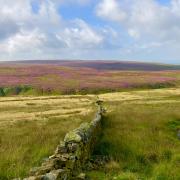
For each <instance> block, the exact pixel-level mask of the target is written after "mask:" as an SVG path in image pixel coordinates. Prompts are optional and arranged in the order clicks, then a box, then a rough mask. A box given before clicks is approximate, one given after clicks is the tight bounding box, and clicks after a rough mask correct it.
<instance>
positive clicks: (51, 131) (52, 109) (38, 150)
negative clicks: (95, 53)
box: [0, 96, 95, 180]
mask: <svg viewBox="0 0 180 180" xmlns="http://www.w3.org/2000/svg"><path fill="white" fill-rule="evenodd" d="M92 103H93V99H92V98H91V97H89V96H49V97H47V96H46V97H7V98H1V99H0V179H1V180H6V179H12V178H13V177H24V176H25V175H26V174H27V172H28V171H29V170H30V168H31V167H34V166H37V165H38V164H39V163H40V162H41V161H42V160H43V158H46V157H48V155H51V154H52V153H53V151H54V150H55V147H56V146H57V144H58V142H59V141H60V140H62V139H63V138H64V135H65V133H66V132H68V131H69V130H72V129H74V128H76V127H78V126H79V124H80V123H82V122H83V121H89V120H91V119H92V116H93V115H94V111H95V109H94V105H93V104H92Z"/></svg>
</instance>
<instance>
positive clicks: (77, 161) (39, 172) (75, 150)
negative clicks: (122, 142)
mask: <svg viewBox="0 0 180 180" xmlns="http://www.w3.org/2000/svg"><path fill="white" fill-rule="evenodd" d="M101 103H102V102H100V101H99V102H97V104H101ZM102 113H103V109H102V108H101V107H100V105H99V106H98V111H97V113H96V116H95V118H94V119H93V121H91V122H90V123H83V124H81V125H80V127H79V128H77V129H75V130H73V131H71V132H69V133H67V134H66V136H65V138H64V141H61V142H60V144H59V145H58V147H57V148H56V151H55V153H54V154H53V155H52V156H50V157H49V158H47V159H46V161H44V162H43V163H42V165H41V167H37V168H33V169H32V170H31V171H30V175H31V176H30V177H29V178H26V179H24V180H60V179H62V180H69V179H76V180H78V179H79V180H81V179H86V175H85V174H84V173H80V172H82V171H84V170H85V169H86V168H87V166H88V168H87V169H92V168H94V166H95V165H94V164H97V165H98V166H100V165H101V161H98V162H96V163H94V164H93V163H92V162H89V165H87V164H88V163H87V162H88V161H89V159H90V155H91V153H92V151H93V148H94V145H95V143H96V141H97V136H98V133H99V132H100V130H101V128H100V127H101V118H102Z"/></svg>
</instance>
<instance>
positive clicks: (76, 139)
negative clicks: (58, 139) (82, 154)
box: [64, 131, 82, 143]
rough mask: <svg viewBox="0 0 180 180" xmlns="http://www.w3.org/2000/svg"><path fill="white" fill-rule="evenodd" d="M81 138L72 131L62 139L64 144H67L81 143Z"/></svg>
mask: <svg viewBox="0 0 180 180" xmlns="http://www.w3.org/2000/svg"><path fill="white" fill-rule="evenodd" d="M81 140H82V138H81V136H80V135H79V134H77V133H76V131H72V132H69V133H68V134H66V136H65V138H64V142H65V143H68V142H75V143H76V142H77V143H79V142H81Z"/></svg>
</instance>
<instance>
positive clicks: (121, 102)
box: [89, 88, 180, 180]
mask: <svg viewBox="0 0 180 180" xmlns="http://www.w3.org/2000/svg"><path fill="white" fill-rule="evenodd" d="M100 99H102V100H104V105H105V107H106V109H107V114H106V116H105V118H104V120H103V133H102V136H101V137H100V142H99V144H98V145H97V147H96V150H95V153H94V154H96V155H103V156H108V157H110V159H111V160H110V162H108V163H106V165H105V167H103V168H102V169H100V170H96V171H92V172H89V175H90V177H91V178H92V179H96V180H101V179H103V180H111V179H118V180H137V179H150V180H178V179H180V140H179V139H178V130H179V129H180V89H179V88H174V89H164V90H147V91H133V92H124V93H110V94H103V95H100Z"/></svg>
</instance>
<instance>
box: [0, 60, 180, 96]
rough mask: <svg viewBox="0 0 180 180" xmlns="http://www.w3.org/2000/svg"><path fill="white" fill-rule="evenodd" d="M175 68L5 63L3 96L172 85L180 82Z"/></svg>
mask: <svg viewBox="0 0 180 180" xmlns="http://www.w3.org/2000/svg"><path fill="white" fill-rule="evenodd" d="M49 63H50V62H49ZM108 67H109V69H108ZM175 67H176V66H172V67H169V66H165V65H164V66H163V65H161V66H160V65H159V66H158V65H151V64H150V65H149V64H148V65H146V64H145V65H144V64H138V63H137V64H131V63H130V64H129V63H127V64H119V65H117V63H110V62H109V63H103V62H101V63H99V62H94V63H88V62H86V63H85V62H84V63H82V62H81V63H80V62H74V63H68V62H66V61H65V62H61V63H60V62H59V61H58V62H54V63H51V64H48V61H47V62H44V63H40V62H39V63H38V62H36V63H32V62H31V63H30V62H29V63H28V62H27V63H16V64H13V63H9V64H7V63H1V65H0V95H1V96H5V95H15V94H24V95H32V94H35V95H45V94H54V95H55V94H83V93H100V92H110V91H122V90H126V89H135V88H136V89H138V88H162V87H171V86H176V85H178V84H180V71H179V70H178V66H177V68H175ZM143 68H144V69H145V70H142V69H143ZM153 69H154V70H153Z"/></svg>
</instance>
